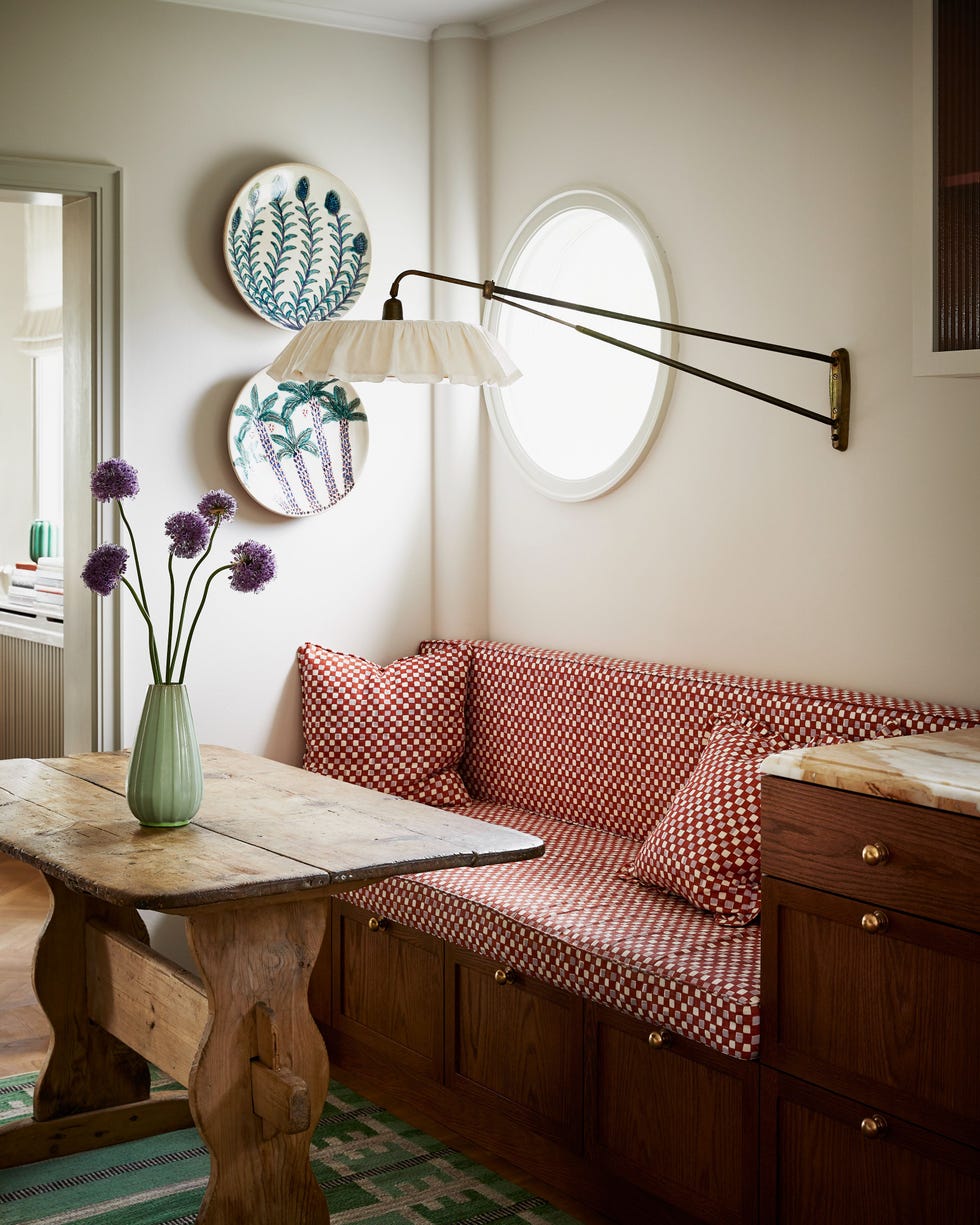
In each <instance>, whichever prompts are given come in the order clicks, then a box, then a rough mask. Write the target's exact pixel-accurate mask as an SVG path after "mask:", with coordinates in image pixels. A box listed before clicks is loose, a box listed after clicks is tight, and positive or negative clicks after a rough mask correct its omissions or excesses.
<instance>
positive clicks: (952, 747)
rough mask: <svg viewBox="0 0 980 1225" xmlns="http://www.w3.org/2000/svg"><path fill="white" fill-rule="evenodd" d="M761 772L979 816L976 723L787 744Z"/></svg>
mask: <svg viewBox="0 0 980 1225" xmlns="http://www.w3.org/2000/svg"><path fill="white" fill-rule="evenodd" d="M762 773H763V774H773V775H777V776H778V777H780V778H792V779H798V780H800V781H802V782H806V783H817V784H818V785H820V786H822V787H834V788H836V789H837V790H838V791H857V792H860V793H862V794H864V795H877V796H881V797H882V798H884V799H889V800H904V801H905V802H906V803H907V804H922V805H924V806H926V807H928V808H945V809H948V810H950V811H951V812H962V813H967V814H969V815H970V816H980V727H971V728H962V729H958V730H956V731H951V732H931V733H929V734H928V735H922V736H893V737H890V738H885V739H883V740H863V741H859V742H857V743H854V744H825V745H818V746H814V747H811V748H802V749H787V750H786V751H785V752H782V753H773V754H772V755H771V756H770V757H767V758H766V759H765V761H764V762H763V763H762Z"/></svg>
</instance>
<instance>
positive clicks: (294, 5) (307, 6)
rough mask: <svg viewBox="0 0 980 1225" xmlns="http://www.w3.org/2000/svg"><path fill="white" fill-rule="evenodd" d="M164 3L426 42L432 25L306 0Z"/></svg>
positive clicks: (172, 0)
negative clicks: (357, 11) (362, 12)
mask: <svg viewBox="0 0 980 1225" xmlns="http://www.w3.org/2000/svg"><path fill="white" fill-rule="evenodd" d="M163 3H165V4H184V5H189V6H190V7H192V8H206V9H221V10H222V11H223V12H226V13H246V14H249V15H250V16H252V17H276V18H279V19H281V20H283V21H301V22H304V23H305V24H307V25H314V26H330V27H332V28H333V29H335V30H353V31H355V32H357V33H359V34H387V35H388V36H389V37H391V38H413V39H416V40H418V41H420V42H428V41H429V38H430V36H431V34H432V26H431V24H430V23H428V22H424V21H396V20H394V19H392V18H390V17H372V16H370V15H367V14H364V15H362V14H360V13H349V12H344V11H343V10H341V9H334V8H327V7H325V6H324V5H323V4H322V3H319V2H315V3H307V2H306V0H163Z"/></svg>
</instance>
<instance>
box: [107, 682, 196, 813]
mask: <svg viewBox="0 0 980 1225" xmlns="http://www.w3.org/2000/svg"><path fill="white" fill-rule="evenodd" d="M203 795H204V774H203V772H202V770H201V750H200V747H199V746H198V743H197V732H196V731H195V730H194V716H193V715H192V714H191V704H190V699H189V698H188V696H187V686H186V685H150V686H149V687H148V689H147V691H146V700H145V701H144V703H143V714H142V716H141V717H140V725H139V730H138V731H137V733H136V743H135V744H134V745H133V752H132V755H131V757H130V759H129V770H128V772H127V774H126V802H127V803H128V804H129V810H130V812H131V813H132V814H133V816H134V817H135V818H136V819H137V821H139V823H140V825H149V826H153V827H155V828H160V827H163V828H166V827H171V826H177V825H186V824H187V823H188V822H189V821H190V820H191V819H192V818H193V816H194V814H195V813H196V812H197V810H198V809H199V808H200V807H201V799H202V798H203Z"/></svg>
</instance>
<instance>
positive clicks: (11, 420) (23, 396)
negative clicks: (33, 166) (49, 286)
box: [0, 202, 34, 566]
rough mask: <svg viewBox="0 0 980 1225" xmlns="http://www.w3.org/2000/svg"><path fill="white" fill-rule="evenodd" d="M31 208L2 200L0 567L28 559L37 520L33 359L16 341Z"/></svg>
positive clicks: (0, 268) (20, 316)
mask: <svg viewBox="0 0 980 1225" xmlns="http://www.w3.org/2000/svg"><path fill="white" fill-rule="evenodd" d="M26 226H27V206H26V205H24V204H13V203H4V202H0V438H2V439H3V451H2V456H3V459H2V467H0V482H2V485H3V496H2V499H0V566H6V565H10V564H11V563H12V562H16V561H28V560H29V551H28V544H29V540H28V536H29V532H30V526H31V520H32V519H33V518H34V406H33V403H32V401H31V359H30V358H29V357H27V356H26V354H24V353H23V352H21V350H20V349H19V348H18V346H17V345H16V344H15V343H14V341H13V337H14V336H15V335H16V334H17V331H18V328H19V326H20V323H21V319H22V318H23V314H24V289H25V285H24V281H25V274H24V244H25V235H26Z"/></svg>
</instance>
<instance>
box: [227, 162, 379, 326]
mask: <svg viewBox="0 0 980 1225" xmlns="http://www.w3.org/2000/svg"><path fill="white" fill-rule="evenodd" d="M224 253H225V264H226V266H227V268H228V273H229V275H230V276H231V279H232V281H233V282H234V285H235V288H236V289H237V290H238V292H239V293H240V294H241V295H242V297H243V298H244V299H245V301H246V302H247V303H248V305H249V306H250V307H251V308H252V310H254V311H255V312H256V313H257V314H259V315H261V316H262V318H263V319H267V320H268V321H269V322H270V323H274V324H275V325H276V327H280V328H288V329H292V330H293V331H298V330H299V329H300V328H302V327H305V326H306V324H307V323H314V322H317V321H319V320H323V319H331V318H335V317H336V316H337V315H342V314H343V313H344V312H345V311H347V310H350V308H351V307H352V306H353V305H354V303H355V302H356V301H357V299H358V298H359V297H360V295H361V291H362V290H363V288H364V286H365V284H366V283H367V278H368V269H369V268H370V257H371V240H370V236H369V234H368V228H367V222H366V221H365V220H364V214H363V213H362V212H361V206H360V205H359V204H358V202H357V198H356V197H355V195H354V193H353V192H352V191H351V189H350V188H349V187H348V186H347V184H346V183H343V182H341V180H340V179H338V178H336V176H334V175H332V174H330V173H328V172H327V171H326V170H320V169H319V168H318V167H317V166H306V165H304V164H303V163H302V162H283V163H282V164H280V165H278V166H269V167H267V168H266V169H265V170H260V171H259V173H258V174H256V175H253V177H252V178H250V179H249V180H248V182H247V183H245V185H244V186H243V187H242V188H241V190H240V191H239V192H238V194H237V195H236V196H235V198H234V200H232V202H231V208H229V210H228V217H227V219H226V221H225V242H224Z"/></svg>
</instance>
